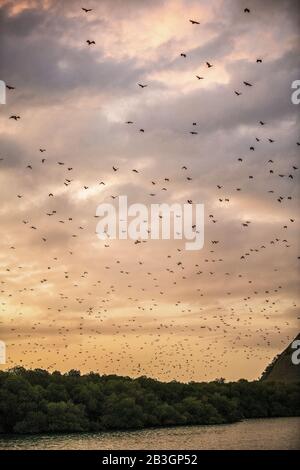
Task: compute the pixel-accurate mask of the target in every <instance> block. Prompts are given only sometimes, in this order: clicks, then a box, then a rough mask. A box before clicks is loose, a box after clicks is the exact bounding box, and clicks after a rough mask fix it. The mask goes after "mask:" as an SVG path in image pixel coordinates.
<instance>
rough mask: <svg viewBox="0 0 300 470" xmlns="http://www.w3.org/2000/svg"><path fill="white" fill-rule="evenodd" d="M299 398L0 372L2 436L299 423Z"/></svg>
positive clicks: (278, 388)
mask: <svg viewBox="0 0 300 470" xmlns="http://www.w3.org/2000/svg"><path fill="white" fill-rule="evenodd" d="M299 397H300V382H295V383H291V384H285V383H279V382H273V383H272V382H260V381H253V382H248V381H247V380H243V379H242V380H239V381H238V382H229V383H225V381H224V379H219V380H215V381H213V382H209V383H206V382H200V383H196V382H190V383H188V384H185V383H180V382H176V381H172V382H168V383H164V382H159V381H158V380H155V379H150V378H147V377H139V378H137V379H132V378H129V377H120V376H117V375H100V374H96V373H93V372H91V373H88V374H85V375H81V374H80V372H79V371H76V370H70V371H69V372H67V373H64V374H63V373H61V372H58V371H55V372H52V373H50V372H48V371H46V370H42V369H34V370H26V369H25V368H23V367H15V368H13V369H10V370H8V371H1V372H0V432H1V433H52V432H53V433H54V432H90V431H93V432H95V431H105V430H121V429H124V430H125V429H140V428H145V427H153V426H175V425H177V426H178V425H193V424H194V425H195V424H225V423H233V422H236V421H240V420H242V419H249V418H269V417H279V416H281V417H282V416H300V400H299Z"/></svg>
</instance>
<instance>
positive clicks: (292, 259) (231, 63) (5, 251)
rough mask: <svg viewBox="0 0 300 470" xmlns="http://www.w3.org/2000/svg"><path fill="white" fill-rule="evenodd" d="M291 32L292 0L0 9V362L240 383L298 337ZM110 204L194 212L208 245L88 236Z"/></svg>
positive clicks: (298, 136) (32, 4)
mask: <svg viewBox="0 0 300 470" xmlns="http://www.w3.org/2000/svg"><path fill="white" fill-rule="evenodd" d="M82 7H85V8H87V9H89V8H91V9H92V11H91V12H87V13H85V12H84V11H83V10H82ZM246 7H247V8H249V9H250V13H245V12H244V8H246ZM190 19H192V20H195V21H197V22H199V23H200V24H192V23H191V22H190V21H189V20H190ZM299 26H300V8H299V2H297V1H296V0H264V1H263V2H262V1H259V0H249V1H247V0H213V1H211V0H197V1H196V0H165V1H164V0H152V1H145V0H126V1H125V0H99V1H96V0H86V1H80V2H79V1H77V0H64V1H58V0H40V1H37V0H28V1H27V0H23V1H21V0H20V1H9V0H7V1H6V0H0V79H1V80H4V81H5V83H6V84H7V85H9V86H10V87H14V88H15V89H11V90H7V104H6V105H0V142H1V145H0V158H1V160H0V193H1V206H0V211H1V212H0V213H1V239H0V282H1V309H0V340H3V341H5V342H6V345H7V363H6V364H5V365H2V366H0V367H1V369H6V368H10V367H12V366H14V365H20V364H22V365H24V366H26V367H34V368H35V367H40V368H48V369H49V370H55V369H58V370H61V371H66V370H69V369H71V368H76V369H80V370H81V371H82V372H87V371H90V370H93V371H98V372H100V373H103V374H110V373H115V374H122V375H129V376H132V377H136V376H140V375H147V376H151V377H155V378H158V379H161V380H173V379H175V380H182V381H191V380H193V381H202V380H205V381H206V380H212V379H214V378H216V377H225V378H226V379H232V380H236V379H239V378H241V377H243V378H247V379H254V378H258V377H259V376H260V374H261V373H262V371H263V370H264V368H265V366H266V365H267V364H268V363H269V362H270V360H271V359H272V358H273V357H274V355H276V354H277V353H278V352H280V351H281V350H282V349H284V348H285V347H286V346H287V344H288V343H289V342H290V341H291V340H292V339H293V338H294V337H295V336H296V334H297V333H298V332H299V319H300V309H299V255H300V250H299V223H298V213H299V173H300V161H299V151H300V146H299V145H300V144H299V142H300V132H299V105H298V106H297V105H295V104H292V102H291V93H292V89H291V84H292V82H293V81H294V80H297V79H300V63H299V62H300V60H299V57H300V47H299V33H298V31H299ZM87 40H91V41H95V44H92V45H88V44H87V42H86V41H87ZM180 54H186V57H183V56H181V55H180ZM257 59H262V62H257ZM207 62H208V63H210V64H212V67H208V66H207V64H206V63H207ZM197 75H198V76H199V77H203V79H198V78H197ZM245 81H246V82H247V83H249V84H251V85H252V86H247V85H245V84H244V82H245ZM139 83H140V84H147V87H145V88H141V87H140V86H139V85H138V84H139ZM235 92H238V94H239V93H241V94H240V95H238V94H236V93H235ZM13 115H16V116H20V119H19V120H14V119H10V116H13ZM126 121H133V124H126ZM260 121H262V122H263V123H264V124H263V125H262V124H260ZM193 123H196V125H193ZM140 129H144V132H140ZM191 131H194V132H197V134H195V135H193V134H190V132H191ZM269 139H270V140H269ZM250 147H254V150H250ZM40 149H42V150H44V149H45V151H43V152H41V151H40ZM42 159H45V161H44V162H42ZM58 162H60V163H63V165H62V164H58ZM113 166H114V167H116V168H118V171H114V170H113V168H112V167H113ZM182 167H187V169H186V170H185V169H183V168H182ZM293 167H294V168H293ZM298 168H299V170H298ZM133 169H136V170H138V173H135V172H133V171H132V170H133ZM270 171H272V172H270ZM279 175H281V176H279ZM249 176H251V177H252V178H249ZM165 178H167V179H168V180H169V181H166V180H165ZM187 178H191V180H188V179H187ZM100 182H104V183H105V184H104V185H100V184H99V183H100ZM152 182H154V183H155V184H153V183H152ZM218 186H220V188H218ZM85 187H86V189H85ZM162 188H166V190H163V189H162ZM50 194H53V196H49V195H50ZM150 194H155V196H150ZM120 195H127V196H128V201H129V203H136V202H140V203H144V204H147V205H149V204H151V203H163V202H168V203H175V202H178V203H181V204H184V203H186V202H187V200H192V201H193V202H194V203H203V204H204V206H205V244H204V248H203V249H202V250H201V251H194V252H193V251H186V250H185V249H184V244H185V242H184V240H175V241H174V240H148V241H146V242H145V243H139V244H135V243H134V241H133V240H110V241H109V242H108V243H107V242H103V241H100V240H99V239H98V238H97V236H96V226H97V221H98V220H97V218H96V217H95V214H96V209H97V206H98V205H99V204H100V203H103V202H110V203H113V204H117V198H116V199H112V197H111V196H120ZM20 196H21V197H20ZM225 199H229V202H228V201H225ZM47 214H50V215H47ZM247 222H250V223H247ZM243 224H245V225H247V226H245V225H243ZM32 227H34V228H32ZM213 240H216V241H218V243H217V244H212V241H213ZM105 245H108V246H105Z"/></svg>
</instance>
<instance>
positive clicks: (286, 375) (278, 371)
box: [261, 333, 300, 383]
mask: <svg viewBox="0 0 300 470" xmlns="http://www.w3.org/2000/svg"><path fill="white" fill-rule="evenodd" d="M296 340H298V341H299V340H300V333H299V334H298V335H297V336H296V338H295V339H294V340H293V341H292V342H291V343H290V344H289V346H288V347H287V348H286V349H285V350H284V351H283V352H282V353H281V354H278V356H276V357H275V358H274V359H273V361H272V362H271V363H270V364H269V365H268V366H267V368H266V369H265V371H264V372H263V374H262V376H261V380H262V381H268V382H285V383H290V382H297V381H300V364H298V365H296V364H293V362H292V354H293V353H294V352H295V351H296V349H294V348H292V344H293V342H294V341H296ZM297 349H299V346H298V347H297ZM298 357H300V354H298Z"/></svg>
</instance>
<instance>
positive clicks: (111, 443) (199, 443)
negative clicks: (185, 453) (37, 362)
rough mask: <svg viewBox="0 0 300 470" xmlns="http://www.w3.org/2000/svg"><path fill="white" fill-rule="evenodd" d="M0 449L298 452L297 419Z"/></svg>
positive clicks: (30, 440) (58, 439)
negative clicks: (265, 450)
mask: <svg viewBox="0 0 300 470" xmlns="http://www.w3.org/2000/svg"><path fill="white" fill-rule="evenodd" d="M0 449H2V450H3V449H6V450H9V449H53V450H55V449H57V450H59V449H76V450H86V449H87V450H88V449H90V450H117V449H123V450H134V449H141V450H151V449H153V450H167V449H170V450H176V449H178V450H188V449H199V450H201V449H300V418H272V419H253V420H249V421H243V422H241V423H235V424H226V425H219V426H181V427H172V428H155V429H144V430H141V431H130V432H128V431H122V432H121V431H120V432H106V433H95V434H93V433H90V434H87V433H81V434H63V435H51V434H45V435H39V436H9V437H8V436H7V437H4V436H2V437H1V438H0Z"/></svg>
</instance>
